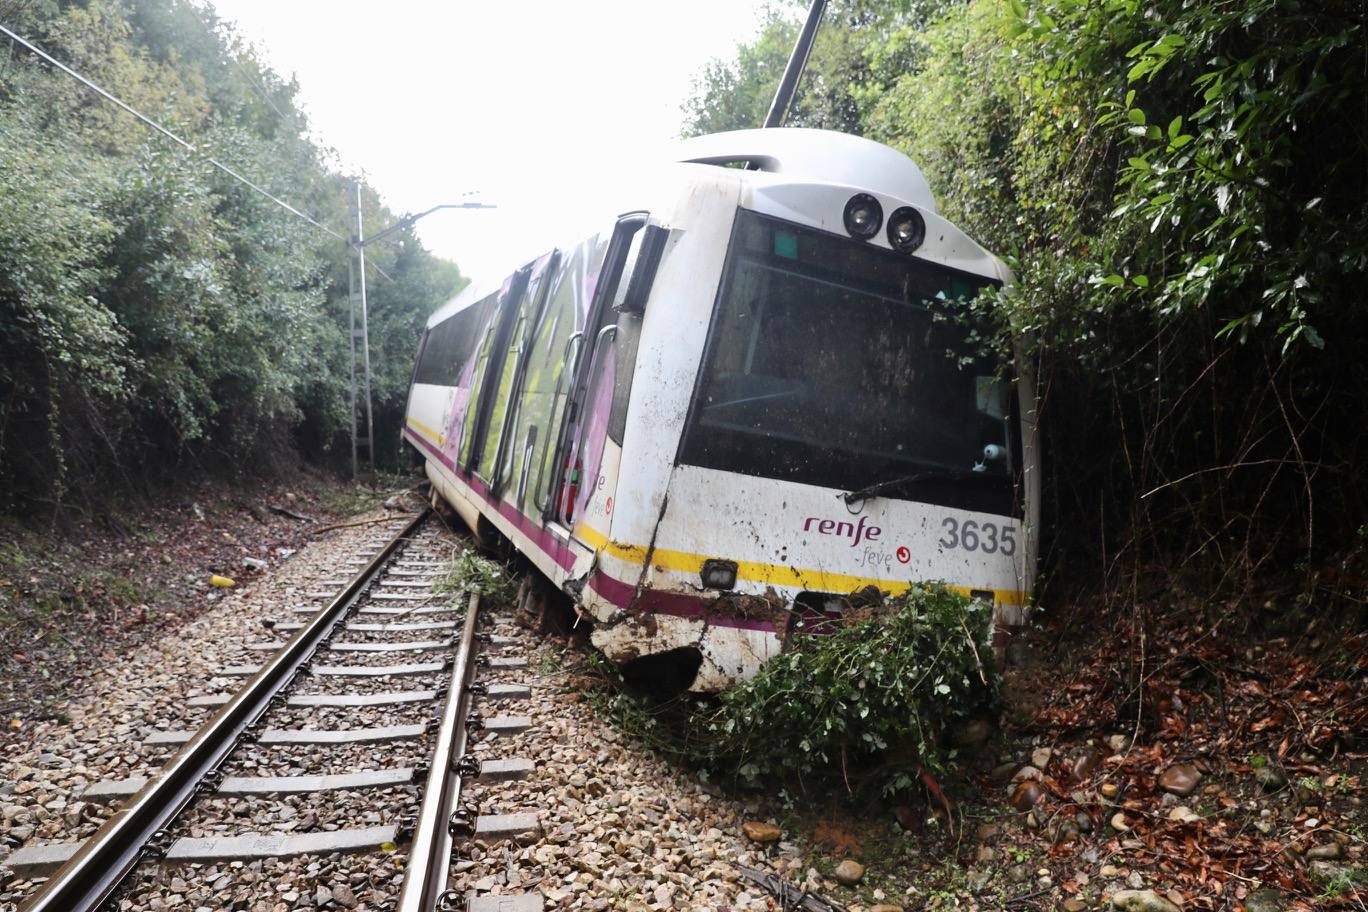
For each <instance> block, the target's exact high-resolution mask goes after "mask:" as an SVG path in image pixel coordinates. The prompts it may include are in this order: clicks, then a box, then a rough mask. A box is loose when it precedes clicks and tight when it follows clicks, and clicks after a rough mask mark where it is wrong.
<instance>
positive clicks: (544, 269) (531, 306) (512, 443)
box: [480, 250, 561, 503]
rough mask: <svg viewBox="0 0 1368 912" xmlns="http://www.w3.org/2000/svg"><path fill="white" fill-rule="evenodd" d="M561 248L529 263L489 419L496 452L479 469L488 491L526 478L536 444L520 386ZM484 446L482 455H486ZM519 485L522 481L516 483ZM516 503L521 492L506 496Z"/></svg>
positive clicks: (496, 492) (499, 491)
mask: <svg viewBox="0 0 1368 912" xmlns="http://www.w3.org/2000/svg"><path fill="white" fill-rule="evenodd" d="M560 258H561V254H560V251H558V250H557V251H552V252H551V253H549V254H547V255H546V256H544V257H542V258H541V259H539V260H537V261H536V262H535V263H533V264H532V266H531V272H530V274H529V276H528V279H527V289H526V291H525V293H524V294H523V296H522V304H521V306H520V312H519V314H518V319H517V324H516V327H515V329H514V332H513V348H512V350H511V351H510V352H509V357H508V359H507V360H506V361H505V362H504V366H503V377H502V378H501V379H500V381H499V392H498V395H497V397H496V400H495V408H496V410H499V411H500V412H501V414H500V415H499V416H497V420H496V421H493V422H491V424H490V428H489V445H490V448H492V447H493V446H494V443H495V441H496V440H497V442H498V449H497V452H495V453H494V456H493V458H492V459H490V460H488V467H489V468H488V471H481V473H480V474H481V477H482V478H485V479H487V480H488V482H489V488H490V494H491V496H494V497H501V496H503V494H504V492H505V489H506V487H507V485H508V483H509V481H510V479H514V478H525V477H526V471H527V463H528V461H529V460H530V459H531V454H532V452H533V450H534V448H535V447H536V444H537V431H536V428H535V427H527V426H525V422H524V421H523V420H522V411H523V410H522V405H523V389H524V387H525V386H526V385H527V382H528V377H527V374H528V367H529V364H530V362H531V360H532V359H531V354H532V348H533V343H534V341H535V337H536V335H537V330H538V328H539V325H540V323H541V319H542V313H543V311H544V309H545V305H546V293H547V290H548V286H549V284H550V283H549V282H548V279H549V278H550V277H551V276H554V274H555V272H556V266H557V264H558V263H559V262H560ZM489 453H490V451H489V449H486V451H485V456H486V457H488V456H489ZM519 487H520V488H521V485H520V486H519ZM505 499H508V500H512V501H513V502H514V503H517V502H518V501H519V500H521V496H520V492H518V491H515V492H514V495H513V496H512V497H508V498H505Z"/></svg>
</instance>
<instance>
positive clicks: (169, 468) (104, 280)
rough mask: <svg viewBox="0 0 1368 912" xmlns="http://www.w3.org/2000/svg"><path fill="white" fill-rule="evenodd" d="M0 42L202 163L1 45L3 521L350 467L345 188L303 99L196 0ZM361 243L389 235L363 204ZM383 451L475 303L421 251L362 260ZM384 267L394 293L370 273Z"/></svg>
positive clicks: (23, 20) (66, 11)
mask: <svg viewBox="0 0 1368 912" xmlns="http://www.w3.org/2000/svg"><path fill="white" fill-rule="evenodd" d="M0 9H3V10H4V16H3V19H2V20H0V21H3V22H4V24H5V25H6V26H7V27H9V28H11V29H12V30H14V31H15V32H17V33H19V34H20V35H23V36H25V37H26V38H28V39H29V40H30V41H32V42H34V43H35V44H37V45H38V46H39V47H41V48H43V49H44V50H46V51H47V52H48V53H50V54H52V55H53V56H55V57H56V58H58V59H59V60H62V61H63V62H65V63H67V64H68V65H69V66H71V67H73V68H74V69H75V70H77V71H79V72H81V73H83V74H85V75H86V76H88V77H90V78H91V79H93V80H94V81H96V82H97V83H99V84H101V85H103V86H104V87H106V88H107V89H108V90H109V91H111V92H112V93H113V94H115V95H116V96H118V97H120V98H121V99H123V100H125V101H126V102H127V103H129V104H130V105H132V106H133V107H135V108H137V109H138V110H140V111H142V112H144V113H145V114H147V115H148V116H150V117H152V118H154V119H156V120H158V121H160V122H161V123H164V124H166V125H167V126H168V127H169V128H170V129H172V130H174V131H176V132H177V133H178V135H180V136H182V137H184V138H185V139H186V140H188V141H189V142H190V143H192V144H193V145H195V146H196V147H197V148H198V149H199V150H200V151H199V152H198V153H190V152H187V151H185V150H183V149H182V148H181V147H179V146H177V145H176V144H175V143H173V142H172V141H171V140H169V139H167V138H166V137H164V136H161V135H158V134H156V133H154V132H152V131H151V130H149V129H148V128H147V127H145V126H144V125H143V124H141V123H139V122H138V121H137V120H135V119H134V118H133V117H132V116H130V115H129V114H127V113H126V112H124V111H121V110H119V109H118V108H116V107H115V106H114V105H112V104H110V103H109V102H108V101H106V100H105V99H103V98H101V97H99V96H98V95H96V94H95V93H94V92H92V91H90V90H89V89H88V88H86V87H85V86H82V85H81V84H79V83H78V82H76V81H75V80H74V79H72V78H70V77H69V76H67V75H65V74H62V73H60V72H58V71H56V70H54V69H53V68H52V67H50V66H49V65H48V64H46V63H43V62H42V61H40V60H38V59H37V58H35V57H33V56H32V55H31V54H29V53H28V52H27V51H25V50H24V49H22V48H21V47H19V46H17V45H14V46H10V42H8V40H7V39H6V54H5V57H4V59H3V60H0V510H3V511H6V512H9V511H18V512H27V511H30V510H32V509H33V508H34V507H35V506H38V505H42V506H43V509H44V510H45V511H48V512H50V511H52V510H54V509H55V508H56V507H57V505H59V504H61V503H63V502H68V501H71V500H89V499H90V497H91V496H92V495H95V494H104V493H107V492H109V491H111V490H139V489H147V488H148V487H149V486H151V485H155V484H156V483H158V482H159V481H161V480H164V479H165V478H167V477H168V476H169V475H170V474H171V473H173V472H174V473H181V474H183V473H187V472H189V473H191V474H196V473H202V472H210V471H221V470H224V469H231V470H234V471H242V470H245V469H251V468H254V467H260V466H262V465H263V463H269V462H271V461H273V460H279V459H280V458H281V457H282V454H286V455H288V454H292V453H303V454H305V455H306V456H309V457H311V458H314V459H328V458H337V457H338V456H339V455H340V454H341V452H342V451H345V450H346V449H347V447H346V432H347V428H348V427H349V418H348V411H347V409H348V401H347V375H348V360H347V257H346V250H345V245H344V242H343V241H342V240H339V239H338V238H337V237H333V236H331V235H329V234H327V233H325V232H324V231H321V230H320V229H318V228H317V227H314V226H312V225H310V224H308V223H307V222H306V221H304V220H302V219H300V218H298V217H296V216H294V215H292V214H290V213H289V212H287V211H285V210H284V209H282V208H281V207H279V206H277V205H276V204H275V203H273V202H272V201H270V200H269V199H267V198H265V197H263V196H262V195H260V194H258V193H256V192H254V191H252V190H251V189H250V188H248V187H246V186H244V185H243V184H241V183H239V182H237V181H235V180H234V179H233V178H231V177H230V176H228V175H226V174H224V173H223V172H222V171H221V170H219V169H217V168H215V167H213V166H212V165H210V164H209V163H208V161H206V156H212V157H214V158H216V159H218V160H219V161H222V162H223V163H225V164H226V165H228V166H229V167H231V168H233V169H234V170H235V171H237V172H238V173H240V174H242V175H244V176H245V177H246V178H248V179H249V180H251V181H253V182H254V183H257V184H258V185H259V186H262V187H264V188H265V189H266V190H268V191H269V192H271V193H273V194H275V195H276V196H278V197H280V198H282V199H284V200H286V201H288V202H289V203H290V204H291V205H293V206H295V207H296V208H298V209H299V210H301V211H303V212H305V213H308V214H310V215H311V216H312V217H313V218H315V219H316V220H317V221H318V222H319V223H321V224H323V225H326V226H327V227H328V228H330V229H332V230H333V231H336V232H338V233H339V234H340V235H345V234H346V220H347V207H346V201H345V195H344V191H345V188H346V184H347V181H346V178H345V177H344V176H343V175H341V174H339V173H338V171H337V169H336V166H335V164H334V162H333V160H332V159H331V157H330V154H329V153H328V151H327V150H325V149H321V148H319V147H318V146H317V145H315V144H314V143H313V142H311V141H310V140H309V138H308V123H307V121H306V119H305V117H304V115H303V114H302V113H301V112H300V110H299V108H298V107H297V106H296V105H295V93H296V87H295V86H294V85H293V84H290V83H287V82H284V81H282V79H281V78H280V77H279V76H277V75H276V74H275V73H273V72H272V71H271V70H269V69H268V68H267V67H265V66H264V65H263V64H262V63H261V61H260V60H259V59H258V58H257V56H256V55H255V53H254V52H253V50H252V49H251V48H250V47H246V46H244V45H243V44H242V43H241V42H240V41H239V40H238V39H237V38H235V36H234V35H233V34H232V32H231V31H230V30H229V29H228V28H227V27H226V26H225V25H224V24H223V23H221V22H219V21H217V20H216V18H215V17H214V16H213V13H212V11H211V10H210V9H208V8H203V7H201V6H200V5H197V4H195V3H192V2H190V0H76V2H64V0H37V2H31V3H26V4H25V3H20V4H8V5H5V6H0ZM363 207H364V215H365V219H366V223H367V225H369V226H371V227H373V228H375V227H379V226H383V225H386V224H390V223H392V222H393V221H394V218H395V217H394V215H393V214H392V213H390V212H388V211H387V210H386V209H385V208H384V207H383V205H382V204H381V203H380V201H379V200H378V198H377V196H376V194H375V192H374V191H373V190H371V189H369V188H364V189H363ZM368 258H369V259H370V260H371V262H372V263H373V264H374V265H375V266H377V267H379V269H378V270H372V272H371V277H372V279H373V281H372V282H371V283H370V286H369V287H370V308H371V310H370V328H371V339H372V363H373V365H374V368H375V371H376V378H375V403H376V409H377V413H376V437H377V443H378V449H377V453H378V455H379V456H380V457H381V460H382V462H383V461H385V459H389V460H393V459H394V458H395V457H396V455H397V445H396V443H395V441H396V439H397V431H398V421H399V419H400V417H401V416H400V412H401V411H402V405H403V396H404V392H405V389H406V387H407V383H408V379H409V372H410V369H411V367H412V363H413V352H414V349H415V347H416V342H417V338H418V334H419V332H420V330H421V327H422V324H423V321H424V320H425V319H426V316H427V315H428V314H429V313H430V312H431V310H432V309H433V308H434V307H435V306H436V305H437V304H438V303H439V302H440V301H442V300H444V299H445V298H446V297H447V296H448V295H450V294H451V293H452V292H453V291H454V290H455V289H456V288H457V287H458V286H459V285H460V284H461V283H462V281H463V280H462V278H461V276H460V274H459V272H458V271H457V269H456V267H455V266H454V265H452V264H450V263H447V262H443V261H440V260H438V259H436V258H435V257H433V256H432V255H431V254H430V253H428V252H427V251H426V250H424V249H423V247H422V246H421V244H419V242H418V241H417V240H416V238H415V237H414V236H413V234H412V233H411V232H402V233H398V234H397V235H396V236H395V237H394V239H393V242H392V243H383V244H380V245H377V246H375V247H373V248H370V249H369V250H368ZM379 270H383V272H384V273H385V274H387V275H388V276H389V277H390V278H389V279H386V278H384V277H383V276H380V275H378V274H377V273H378V272H379Z"/></svg>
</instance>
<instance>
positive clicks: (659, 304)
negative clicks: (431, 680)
mask: <svg viewBox="0 0 1368 912" xmlns="http://www.w3.org/2000/svg"><path fill="white" fill-rule="evenodd" d="M682 150H683V151H682V153H681V155H680V161H679V162H678V163H676V164H674V165H671V166H670V167H669V168H668V169H665V170H664V171H662V176H661V178H660V179H659V180H658V181H656V182H654V183H652V184H650V185H649V186H648V187H647V189H645V190H643V191H640V195H639V197H638V198H633V199H629V200H626V201H624V202H625V205H622V206H620V207H619V208H617V209H616V210H615V211H616V212H626V213H627V214H625V215H621V216H620V217H618V218H617V219H616V222H614V221H613V220H612V218H611V216H610V217H609V218H607V219H605V221H604V223H603V227H602V232H601V233H600V234H598V235H595V236H593V237H589V238H587V239H577V242H576V243H574V244H573V245H569V246H565V247H562V248H559V249H557V250H554V251H552V252H550V253H546V254H545V255H543V256H541V257H539V258H538V259H535V260H533V261H531V262H529V263H527V265H525V266H524V267H522V268H521V269H519V270H518V271H517V272H515V273H514V274H513V275H510V276H508V277H507V278H506V279H505V280H504V281H503V283H502V285H501V286H500V287H498V288H485V289H480V288H474V287H472V288H469V289H467V290H466V291H464V292H463V293H462V294H461V295H459V296H458V297H457V298H456V299H455V300H453V301H451V302H450V303H449V304H447V305H446V306H444V307H443V308H441V309H440V310H439V311H438V312H437V313H436V314H434V315H433V317H432V318H431V320H429V321H428V327H427V332H426V333H425V335H424V337H423V342H422V347H421V348H420V351H419V357H418V363H417V366H416V368H415V372H414V381H413V386H412V390H411V392H410V396H409V402H408V409H407V417H406V424H405V428H404V431H403V436H404V438H405V439H406V440H408V441H409V442H410V443H412V445H413V446H414V447H415V448H416V449H417V450H418V451H419V453H420V454H421V455H422V456H423V458H424V459H425V461H426V471H427V475H428V477H429V478H430V479H431V480H432V483H433V488H434V496H436V495H440V497H441V498H443V499H444V500H446V501H447V502H448V503H449V504H450V505H451V506H452V507H453V508H454V509H455V510H456V511H457V512H458V513H459V514H460V515H461V516H462V517H463V518H464V519H465V521H466V522H467V523H468V524H469V525H470V526H471V527H472V528H473V529H475V530H477V532H481V533H482V534H486V535H487V534H488V533H489V532H490V531H491V530H497V532H498V533H500V534H501V535H502V536H504V537H506V538H507V539H508V540H509V541H510V542H511V543H512V544H513V545H514V546H515V547H516V548H517V549H518V550H519V551H520V552H522V553H523V554H524V555H526V557H527V558H528V559H529V560H530V561H531V563H532V564H533V565H535V567H536V568H537V570H539V571H540V573H542V574H544V575H545V577H546V578H547V579H549V580H550V582H551V583H552V584H554V585H555V586H556V587H557V588H559V589H561V590H562V591H564V592H566V593H568V594H569V595H570V596H571V597H572V598H574V600H575V602H576V604H577V606H578V608H579V610H580V611H581V613H583V614H587V615H590V616H592V618H593V621H594V625H593V633H592V639H593V642H594V643H595V645H596V646H598V647H599V648H600V649H602V650H603V651H604V652H605V653H606V654H607V655H608V656H609V657H610V658H612V659H614V660H616V661H619V662H626V661H628V660H632V659H636V658H640V657H647V656H658V655H668V656H671V657H673V658H678V659H681V661H682V664H683V666H684V667H685V669H686V676H685V680H686V682H688V683H690V686H691V689H693V690H697V691H716V690H720V689H723V688H725V687H727V686H728V685H730V684H732V683H735V682H736V681H738V680H741V679H743V678H745V677H747V676H749V675H751V674H753V673H754V672H755V670H756V669H757V668H758V667H759V665H760V664H761V663H762V662H764V661H765V660H766V659H768V658H770V657H772V656H774V655H776V654H778V653H779V652H780V651H781V650H782V649H783V648H784V645H785V642H786V641H787V640H788V638H789V637H790V636H792V635H794V634H796V633H801V632H802V631H804V630H805V629H807V630H812V629H813V628H814V626H816V627H820V625H821V622H822V620H823V619H824V618H829V617H831V616H832V615H835V614H839V613H840V612H841V611H843V610H845V609H846V608H847V607H848V606H849V604H850V602H849V598H850V596H852V595H853V594H856V593H859V592H861V591H862V590H866V589H867V588H868V587H871V586H873V587H876V588H877V589H880V590H883V591H889V592H893V593H897V592H899V591H902V590H905V589H906V588H907V587H908V586H909V585H910V584H911V583H912V582H914V581H920V580H942V581H945V582H946V583H948V584H950V585H951V586H952V587H954V588H957V589H959V590H961V591H964V592H966V593H970V594H973V595H974V596H976V597H981V598H984V599H991V600H992V602H993V604H994V606H995V620H996V623H997V624H998V627H999V629H1001V628H1003V627H1011V626H1014V625H1017V624H1019V623H1020V622H1021V620H1022V612H1023V610H1024V606H1025V605H1026V602H1027V600H1028V598H1029V595H1030V591H1031V586H1032V580H1033V576H1034V568H1035V552H1036V536H1035V529H1036V525H1037V516H1038V511H1039V468H1038V458H1039V457H1038V447H1037V444H1036V440H1037V437H1036V430H1035V425H1034V416H1035V395H1034V389H1033V386H1032V384H1031V383H1030V381H1029V378H1026V377H1018V378H1017V381H1016V383H1015V384H1004V383H1002V382H1000V372H999V370H998V366H997V365H996V364H993V363H989V362H988V361H987V360H985V358H984V357H982V356H981V355H979V354H978V353H977V352H975V351H973V350H972V349H971V348H970V347H969V345H968V344H967V342H966V333H967V330H966V329H965V326H964V324H963V322H962V321H960V320H957V319H955V314H956V312H957V311H960V310H962V309H963V302H964V301H965V300H967V299H968V298H971V297H972V296H973V295H974V294H976V293H977V292H978V291H979V290H980V289H982V288H984V287H986V286H990V285H1000V284H1004V283H1008V282H1010V281H1011V274H1010V272H1009V270H1008V269H1007V267H1006V266H1005V265H1004V264H1003V263H1002V262H1001V261H1000V260H998V259H997V258H996V257H994V256H992V255H991V254H989V253H988V252H987V251H985V250H984V249H983V248H981V247H980V246H979V245H978V244H976V243H974V241H972V240H971V239H969V238H968V237H967V236H966V235H965V234H964V233H963V232H961V231H960V230H959V229H957V228H955V227H954V226H953V225H951V224H950V223H949V222H947V221H945V220H944V219H942V218H941V217H940V216H938V215H937V214H936V207H935V203H934V201H933V200H932V197H931V193H930V189H929V188H928V186H927V184H926V181H925V179H924V178H923V176H922V174H921V171H920V170H919V169H918V168H917V167H916V165H914V164H913V163H912V162H911V161H910V160H908V159H907V158H906V157H905V156H903V155H902V154H901V153H899V152H897V151H895V150H893V149H890V148H888V147H886V146H882V145H880V144H878V143H874V142H870V141H868V140H864V139H859V138H856V137H852V136H847V135H844V134H838V133H831V132H826V131H816V130H798V129H779V130H752V131H742V132H737V133H726V134H718V135H714V136H707V137H701V138H698V139H694V140H689V141H686V142H685V143H683V144H682ZM743 163H744V164H745V165H746V167H744V168H741V167H720V166H724V165H733V166H734V165H737V164H743ZM1013 389H1014V390H1015V391H1014V392H1013Z"/></svg>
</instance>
